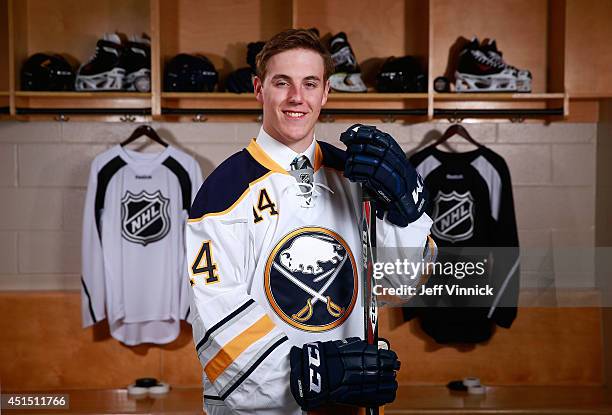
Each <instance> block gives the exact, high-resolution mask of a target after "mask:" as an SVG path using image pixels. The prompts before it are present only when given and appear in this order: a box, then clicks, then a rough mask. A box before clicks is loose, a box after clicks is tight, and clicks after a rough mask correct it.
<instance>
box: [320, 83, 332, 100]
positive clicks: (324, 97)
mask: <svg viewBox="0 0 612 415" xmlns="http://www.w3.org/2000/svg"><path fill="white" fill-rule="evenodd" d="M330 85H331V84H330V83H329V79H328V80H327V81H325V86H324V88H325V90H324V91H323V98H322V99H321V106H324V105H325V104H327V96H328V95H329V89H330V88H331V86H330Z"/></svg>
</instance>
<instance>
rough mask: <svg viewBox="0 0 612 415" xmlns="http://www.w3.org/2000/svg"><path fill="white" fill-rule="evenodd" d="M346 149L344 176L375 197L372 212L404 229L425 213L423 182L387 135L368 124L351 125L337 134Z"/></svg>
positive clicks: (425, 191) (425, 192)
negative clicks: (374, 208)
mask: <svg viewBox="0 0 612 415" xmlns="http://www.w3.org/2000/svg"><path fill="white" fill-rule="evenodd" d="M340 141H342V142H343V143H344V144H345V145H346V146H347V156H348V157H347V159H346V164H345V166H344V176H345V177H346V178H348V179H349V180H350V181H352V182H357V183H363V184H364V185H365V187H366V188H367V189H368V190H369V191H370V192H371V193H372V196H374V198H375V202H376V203H375V204H376V213H377V215H378V217H379V218H380V219H382V218H383V217H384V214H385V212H386V213H387V219H388V220H389V222H391V223H393V224H394V225H397V226H401V227H405V226H408V224H409V223H411V222H414V221H416V220H417V219H418V218H420V217H421V215H422V214H423V212H425V208H426V201H427V190H426V189H425V186H424V185H423V179H422V178H421V176H419V174H418V173H417V172H416V170H415V169H414V168H413V167H412V165H411V164H410V162H409V161H408V159H407V158H406V155H405V154H404V152H403V151H402V149H401V148H400V146H399V145H398V144H397V142H396V141H395V140H394V139H393V137H391V136H390V135H389V134H387V133H385V132H382V131H380V130H378V129H377V128H376V127H374V126H371V125H362V124H355V125H353V126H352V127H350V128H349V129H348V130H346V131H345V132H343V133H342V134H341V135H340Z"/></svg>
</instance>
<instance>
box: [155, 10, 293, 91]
mask: <svg viewBox="0 0 612 415" xmlns="http://www.w3.org/2000/svg"><path fill="white" fill-rule="evenodd" d="M160 15H161V32H160V33H161V59H162V70H163V64H164V63H165V62H167V61H168V60H169V59H170V58H172V57H173V56H174V55H176V54H178V53H199V54H203V55H205V56H206V57H207V58H209V59H210V60H211V61H212V62H213V64H214V65H215V68H216V69H217V71H219V73H220V76H221V78H222V79H223V78H225V77H226V76H227V75H228V74H229V73H230V72H231V71H233V70H234V69H237V68H240V67H244V66H247V64H246V50H247V49H246V46H247V44H248V43H249V42H256V41H259V40H267V39H268V38H270V37H271V36H272V35H274V34H275V33H277V32H279V31H281V30H284V29H289V28H291V2H289V1H283V0H257V1H250V0H205V1H200V0H176V1H175V0H162V1H161V6H160Z"/></svg>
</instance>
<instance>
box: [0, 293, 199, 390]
mask: <svg viewBox="0 0 612 415" xmlns="http://www.w3.org/2000/svg"><path fill="white" fill-rule="evenodd" d="M80 307H81V299H80V295H79V293H74V292H68V293H63V292H48V293H0V333H2V341H1V342H0V378H1V379H2V387H3V388H6V389H20V390H25V389H29V390H33V389H44V388H51V389H60V388H61V389H76V388H121V387H125V386H126V385H128V384H129V383H132V382H133V380H134V379H135V378H137V377H144V376H153V377H157V378H161V377H162V375H164V374H168V379H169V380H171V381H172V382H173V384H174V385H188V386H195V385H197V384H199V373H200V370H199V363H198V362H197V360H196V359H195V353H194V351H193V344H192V343H191V331H190V330H189V329H187V328H185V330H183V332H182V334H181V336H180V337H179V338H178V339H177V340H175V341H174V342H173V343H172V344H170V345H167V346H164V347H160V346H155V345H140V346H136V347H127V346H124V345H122V344H121V343H119V342H118V341H117V340H115V339H113V338H112V337H111V336H110V333H109V331H108V326H107V324H106V323H100V324H98V325H96V326H94V328H88V329H82V328H81V311H80ZM167 351H171V352H172V354H175V355H177V357H176V358H173V359H162V356H163V355H165V353H166V352H167ZM178 355H183V356H185V359H183V360H182V362H184V366H181V367H177V368H174V367H172V368H171V369H169V370H164V369H163V361H164V360H165V361H167V362H168V364H170V365H172V364H174V363H176V362H178V361H181V358H179V357H178ZM189 357H191V359H192V362H189ZM175 372H177V373H175ZM178 372H180V373H178ZM173 373H174V374H173ZM194 379H195V381H194Z"/></svg>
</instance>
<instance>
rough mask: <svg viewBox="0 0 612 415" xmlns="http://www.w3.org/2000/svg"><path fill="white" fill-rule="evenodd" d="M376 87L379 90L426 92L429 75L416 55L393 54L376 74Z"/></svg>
mask: <svg viewBox="0 0 612 415" xmlns="http://www.w3.org/2000/svg"><path fill="white" fill-rule="evenodd" d="M376 89H377V90H378V91H379V92H425V91H427V75H425V72H423V70H422V69H421V65H420V64H419V62H418V61H417V59H416V58H415V57H414V56H403V57H401V58H396V57H395V56H391V57H390V58H388V59H387V60H386V61H385V63H383V65H382V67H381V68H380V71H379V72H378V75H377V76H376Z"/></svg>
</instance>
